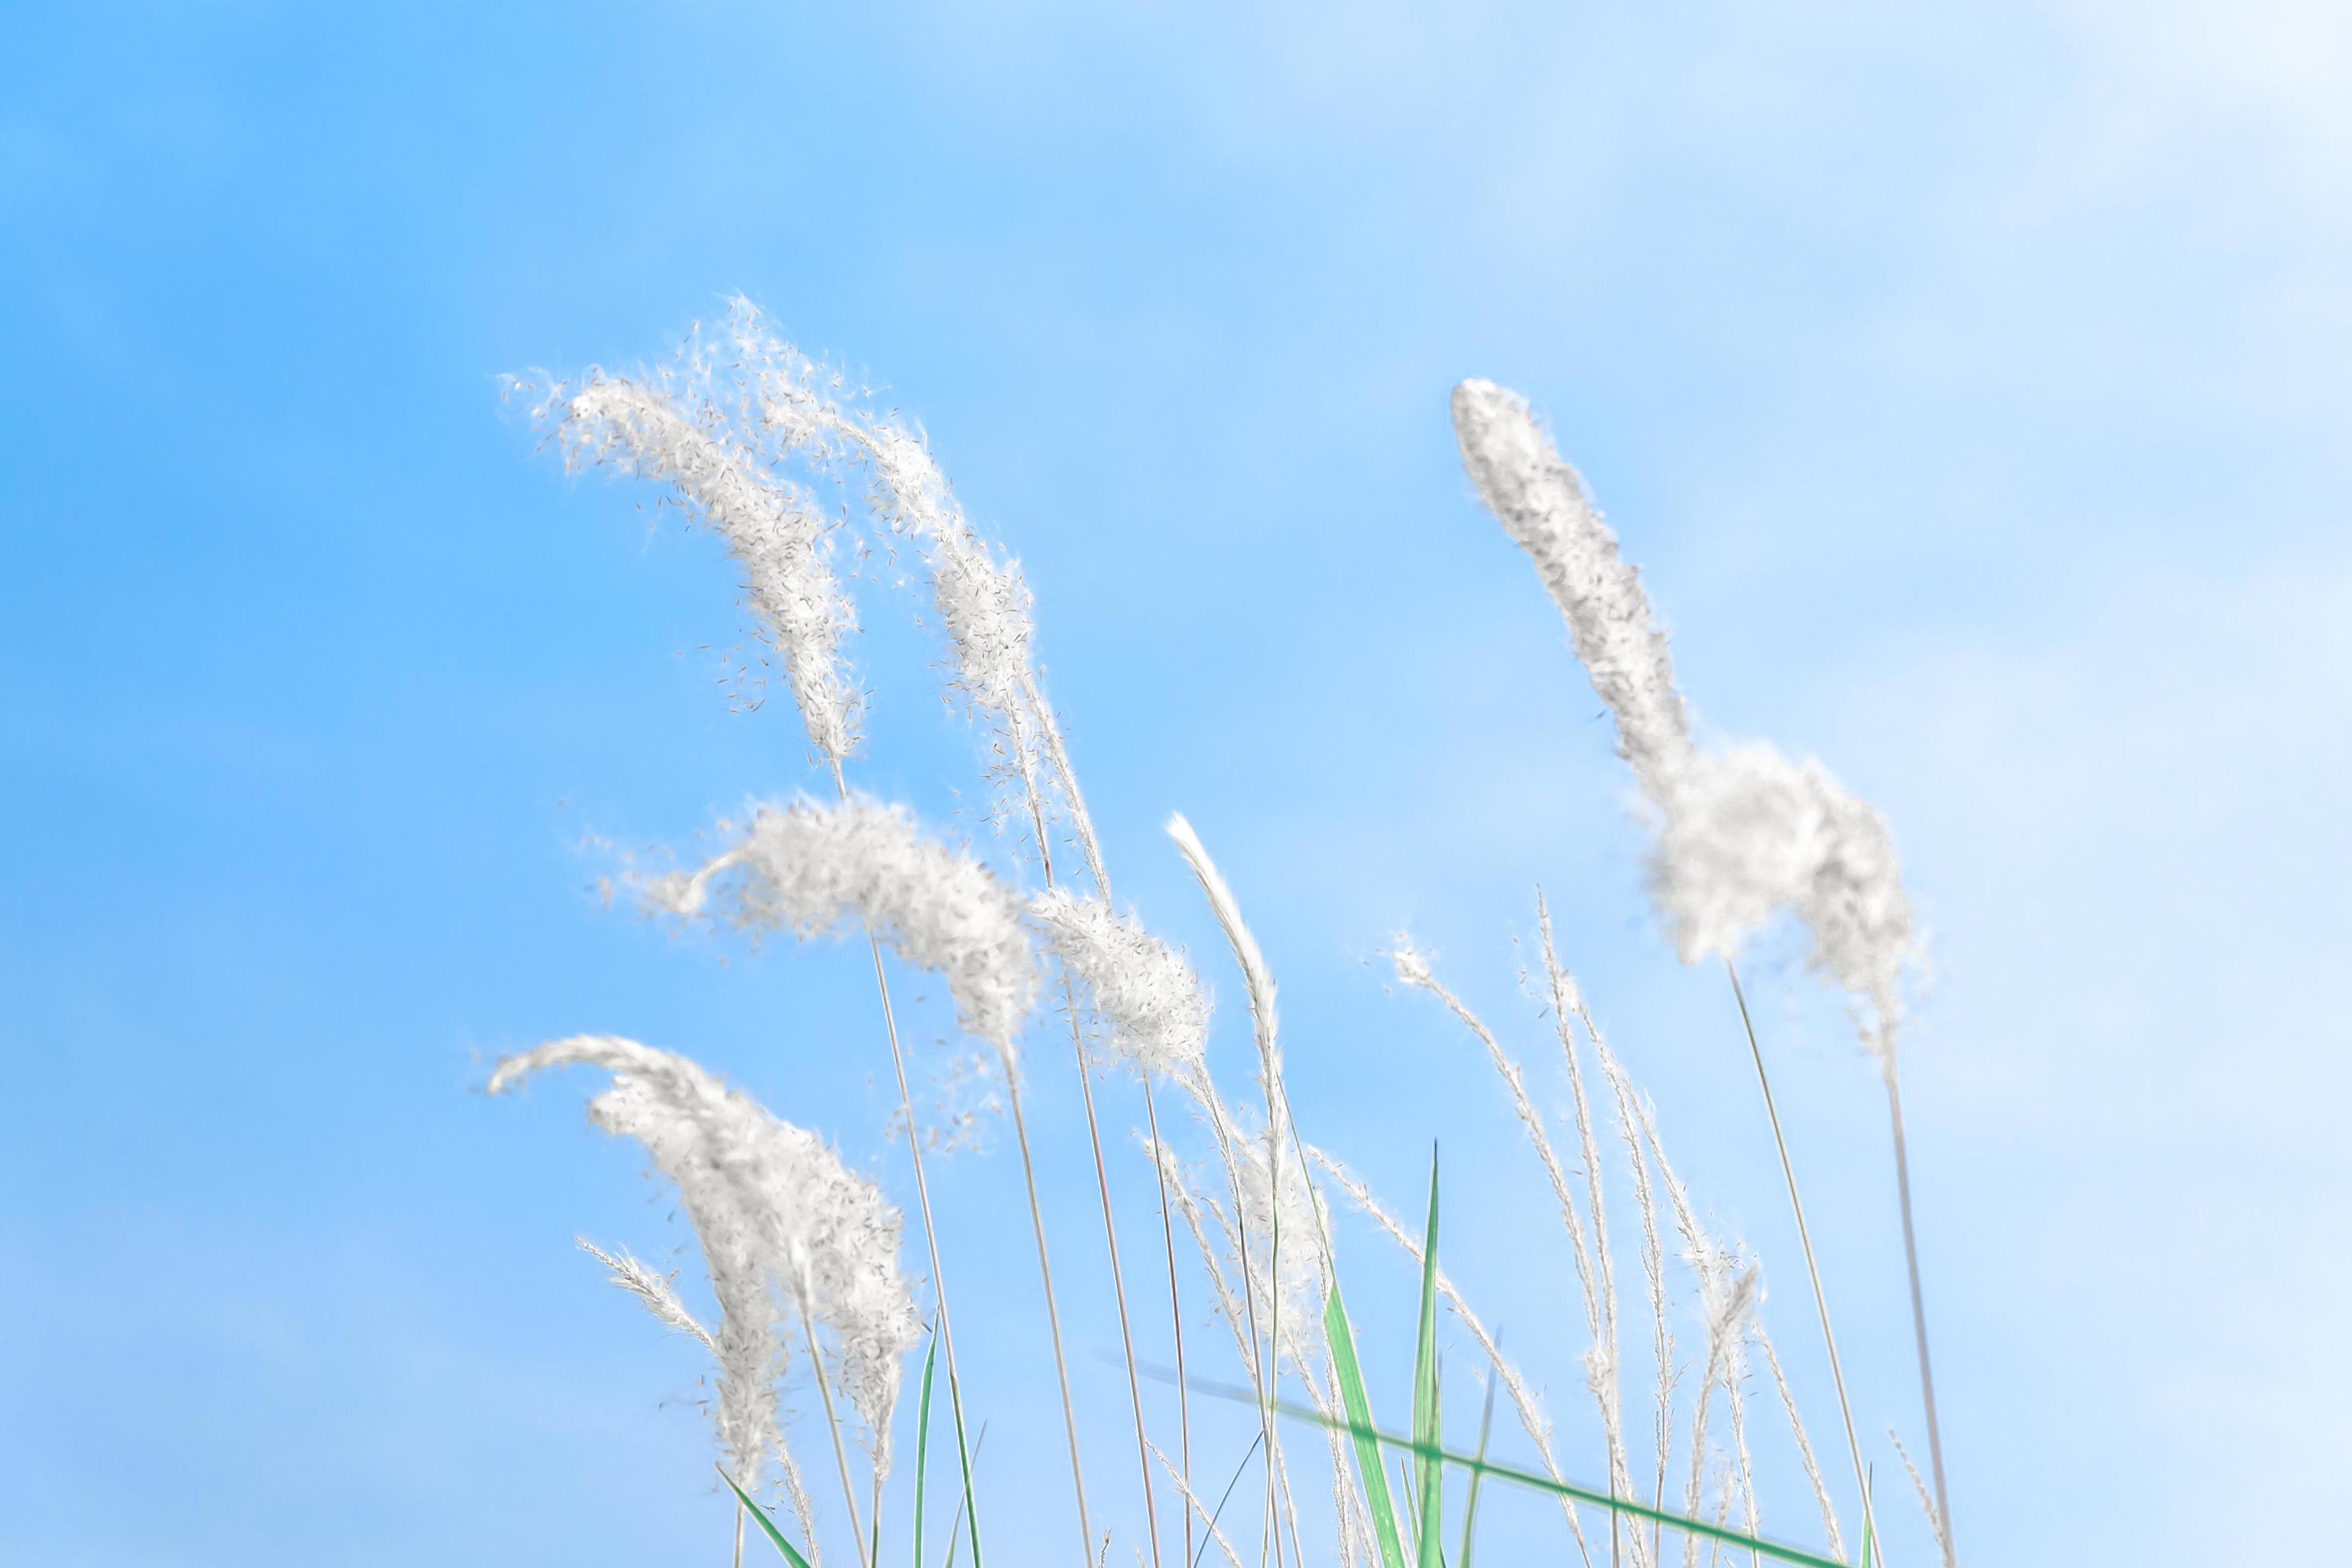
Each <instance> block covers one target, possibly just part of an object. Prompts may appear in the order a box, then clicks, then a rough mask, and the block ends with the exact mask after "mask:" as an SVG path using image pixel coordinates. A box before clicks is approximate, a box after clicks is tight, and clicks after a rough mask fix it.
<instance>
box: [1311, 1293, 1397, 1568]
mask: <svg viewBox="0 0 2352 1568" xmlns="http://www.w3.org/2000/svg"><path fill="white" fill-rule="evenodd" d="M1323 1338H1324V1340H1325V1341H1326V1342H1328V1344H1329V1345H1330V1347H1331V1368H1332V1371H1333V1372H1334V1373H1336V1374H1337V1376H1338V1378H1339V1403H1340V1405H1342V1406H1343V1407H1344V1408H1345V1409H1346V1410H1347V1412H1348V1420H1347V1423H1346V1426H1345V1428H1344V1429H1345V1430H1347V1431H1349V1432H1350V1433H1352V1434H1353V1436H1354V1437H1355V1443H1356V1474H1357V1476H1358V1477H1359V1478H1360V1479H1361V1480H1362V1482H1363V1488H1364V1507H1365V1509H1366V1510H1367V1511H1369V1512H1370V1514H1371V1516H1372V1539H1373V1541H1374V1542H1375V1544H1377V1545H1378V1547H1379V1548H1380V1553H1381V1568H1405V1564H1404V1547H1403V1545H1402V1543H1401V1542H1399V1541H1398V1540H1397V1528H1396V1508H1395V1505H1393V1504H1392V1503H1391V1502H1390V1500H1389V1480H1388V1476H1387V1475H1386V1474H1385V1473H1384V1472H1383V1471H1382V1469H1381V1445H1380V1440H1379V1438H1378V1436H1376V1433H1375V1428H1374V1427H1373V1426H1372V1402H1371V1400H1370V1397H1369V1396H1367V1395H1366V1394H1365V1393H1364V1374H1363V1372H1362V1369H1360V1367H1358V1366H1357V1364H1356V1333H1355V1331H1354V1330H1353V1329H1351V1328H1349V1326H1348V1309H1347V1308H1346V1307H1344V1306H1342V1305H1340V1302H1339V1281H1338V1280H1336V1279H1335V1280H1333V1281H1332V1282H1331V1294H1330V1295H1328V1296H1327V1297H1325V1298H1324V1300H1323Z"/></svg>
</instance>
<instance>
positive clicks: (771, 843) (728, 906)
mask: <svg viewBox="0 0 2352 1568" xmlns="http://www.w3.org/2000/svg"><path fill="white" fill-rule="evenodd" d="M641 889H642V891H643V893H644V895H645V897H646V901H647V902H648V903H650V904H652V905H653V906H654V907H656V908H657V909H661V910H667V911H668V912H670V913H673V914H677V915H680V916H687V917H692V916H695V915H698V914H702V913H705V912H716V913H717V914H718V915H719V917H720V918H723V919H725V920H727V921H730V922H732V923H734V924H736V925H739V926H741V927H744V928H746V929H748V930H751V931H768V930H782V931H793V932H794V933H795V934H797V935H799V936H802V937H812V936H817V935H822V934H824V933H826V932H833V931H844V930H847V929H849V928H851V927H853V926H856V925H858V924H860V923H862V924H864V925H866V926H867V927H870V928H871V929H872V930H873V931H874V932H875V934H877V936H880V937H881V938H882V939H883V940H884V941H885V942H888V943H889V944H890V946H891V948H892V950H893V951H895V952H897V953H898V956H899V957H900V958H901V959H904V960H905V961H906V962H907V963H911V964H913V965H914V966H915V967H917V968H919V969H929V970H933V971H936V972H937V973H940V975H942V976H944V977H945V978H946V980H947V983H948V990H949V992H950V994H952V995H953V996H954V998H955V1005H956V1014H957V1016H958V1018H959V1019H960V1020H961V1023H962V1026H963V1027H964V1029H965V1031H966V1032H967V1033H969V1034H971V1035H972V1036H974V1037H977V1038H980V1039H982V1040H986V1041H988V1042H989V1043H991V1044H992V1045H994V1046H995V1047H997V1048H998V1049H999V1050H1000V1051H1002V1052H1003V1053H1004V1055H1005V1057H1006V1058H1007V1060H1008V1061H1009V1060H1010V1059H1011V1057H1012V1052H1013V1037H1015V1036H1016V1035H1017V1034H1018V1033H1019V1032H1020V1029H1021V1026H1022V1022H1023V1020H1024V1018H1026V1017H1027V1016H1028V1013H1029V1005H1030V1002H1031V1000H1032V998H1033V997H1034V994H1035V991H1036V962H1035V957H1034V952H1032V949H1031V946H1030V942H1029V934H1028V931H1027V930H1026V929H1025V928H1024V925H1023V923H1022V918H1021V917H1022V906H1021V904H1020V902H1019V901H1018V900H1016V899H1015V898H1014V897H1013V894H1012V893H1011V892H1010V891H1009V890H1008V889H1006V888H1005V886H1004V884H1003V883H1002V882H1001V881H999V880H998V879H996V877H995V876H994V874H992V872H991V871H990V870H989V869H988V868H987V867H985V866H983V865H982V864H981V863H980V862H979V861H977V860H975V859H973V858H971V856H970V855H967V854H965V853H963V852H962V851H961V850H957V849H952V848H950V847H948V846H946V845H944V844H941V843H939V842H937V841H935V840H932V839H929V838H926V837H923V835H922V834H921V833H920V832H919V830H918V829H917V828H916V826H915V823H914V819H913V818H912V817H911V816H909V815H908V813H907V812H906V811H904V810H903V809H901V808H898V807H896V806H887V805H880V804H878V803H877V802H874V801H871V800H866V799H864V798H862V797H852V798H851V799H849V800H847V801H844V802H841V803H839V804H837V805H836V804H821V803H818V802H815V801H810V800H797V801H794V802H793V803H792V804H791V805H762V806H760V807H758V808H757V809H755V810H754V812H753V813H752V816H751V823H750V826H747V827H745V828H743V829H742V830H741V832H740V836H739V837H738V839H737V842H736V843H735V845H734V847H731V848H730V849H728V850H727V851H726V852H725V853H723V854H721V855H719V856H718V857H717V858H713V859H712V860H710V861H709V862H708V863H707V864H705V865H704V866H703V867H702V868H700V869H699V870H697V871H695V872H693V873H691V874H686V873H678V874H675V875H672V876H669V877H666V878H662V879H656V880H653V881H649V882H646V883H644V884H641Z"/></svg>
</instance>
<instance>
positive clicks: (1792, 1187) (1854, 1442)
mask: <svg viewBox="0 0 2352 1568" xmlns="http://www.w3.org/2000/svg"><path fill="white" fill-rule="evenodd" d="M1723 972H1724V973H1726V974H1728V975H1730V976H1731V995H1732V999H1733V1000H1734V1001H1736V1002H1738V1004H1739V1026H1740V1027H1741V1028H1742V1029H1744V1030H1746V1031H1747V1034H1748V1055H1749V1056H1750V1057H1751V1058H1754V1059H1755V1063H1756V1087H1757V1089H1759V1090H1760V1091H1762V1093H1763V1096H1764V1115H1765V1118H1766V1120H1768V1121H1770V1122H1771V1124H1772V1146H1773V1147H1774V1148H1775V1149H1777V1150H1779V1151H1780V1175H1781V1179H1782V1180H1784V1181H1785V1182H1787V1183H1788V1184H1789V1210H1790V1213H1791V1214H1793V1215H1796V1218H1797V1246H1798V1247H1800V1248H1801V1250H1802V1251H1803V1252H1804V1255H1805V1273H1806V1275H1807V1276H1808V1277H1809V1278H1810V1279H1811V1280H1812V1284H1813V1310H1814V1311H1815V1312H1817V1313H1818V1314H1820V1317H1821V1320H1822V1348H1823V1349H1825V1350H1827V1351H1828V1352H1829V1357H1830V1384H1831V1386H1832V1387H1833V1388H1835V1389H1836V1390H1837V1402H1838V1415H1839V1416H1840V1417H1841V1418H1842V1419H1843V1421H1844V1422H1845V1446H1846V1451H1847V1453H1848V1454H1850V1455H1851V1456H1853V1482H1854V1485H1855V1486H1856V1487H1859V1488H1860V1489H1861V1490H1862V1515H1863V1522H1864V1526H1865V1527H1866V1528H1867V1529H1868V1530H1869V1531H1870V1533H1871V1536H1872V1538H1873V1539H1874V1540H1875V1539H1876V1538H1877V1534H1878V1525H1877V1521H1876V1520H1875V1519H1874V1517H1873V1515H1872V1513H1871V1508H1870V1473H1869V1470H1868V1469H1867V1468H1866V1467H1864V1464H1863V1462H1862V1439H1861V1438H1860V1437H1859V1436H1856V1435H1855V1433H1854V1427H1853V1405H1850V1404H1849V1403H1847V1401H1846V1396H1845V1373H1844V1371H1843V1369H1842V1368H1841V1367H1840V1366H1839V1364H1838V1352H1837V1335H1836V1334H1835V1333H1834V1332H1833V1331H1832V1330H1831V1328H1830V1302H1829V1297H1828V1295H1827V1294H1826V1293H1825V1292H1824V1291H1823V1290H1822V1270H1821V1265H1820V1264H1819V1263H1817V1262H1815V1261H1814V1258H1813V1238H1812V1233H1811V1231H1810V1230H1809V1229H1807V1227H1806V1225H1805V1204H1804V1200H1803V1199H1801V1198H1800V1197H1799V1196H1798V1195H1797V1167H1796V1166H1795V1164H1794V1163H1791V1162H1790V1159H1789V1141H1788V1139H1787V1138H1785V1137H1783V1136H1782V1135H1781V1132H1780V1107H1779V1106H1778V1105H1776V1104H1775V1103H1774V1102H1773V1100H1772V1080H1771V1079H1769V1078H1768V1077H1766V1076H1765V1072H1764V1048H1763V1047H1761V1046H1759V1045H1758V1044H1757V1043H1756V1024H1755V1021H1754V1020H1753V1019H1751V1018H1749V1017H1748V994H1747V993H1746V992H1745V991H1743V990H1741V989H1740V986H1739V971H1738V970H1737V969H1735V968H1734V967H1732V964H1731V961H1730V960H1729V959H1726V960H1725V961H1724V964H1723ZM1895 1142H1896V1147H1897V1148H1898V1149H1899V1148H1900V1147H1901V1143H1902V1140H1901V1138H1900V1136H1899V1135H1898V1136H1897V1138H1896V1141H1895ZM1897 1168H1898V1169H1899V1168H1900V1162H1899V1157H1898V1163H1897ZM1906 1215H1907V1211H1906ZM1923 1364H1924V1363H1923Z"/></svg>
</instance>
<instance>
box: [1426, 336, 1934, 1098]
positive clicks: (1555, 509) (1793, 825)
mask: <svg viewBox="0 0 2352 1568" xmlns="http://www.w3.org/2000/svg"><path fill="white" fill-rule="evenodd" d="M1454 434H1455V436H1456V437H1457V439H1458V440H1459V442H1460V445H1461V448H1462V460H1463V464H1464V467H1465V468H1466V469H1467V470H1468V472H1469V474H1470V478H1471V480H1472V482H1473V483H1474V484H1475V485H1476V487H1477V489H1478V493H1479V496H1480V498H1481V500H1484V501H1485V503H1486V509H1487V510H1489V511H1491V512H1493V513H1494V514H1495V516H1496V519H1497V520H1498V521H1500V522H1501V523H1502V524H1503V526H1504V529H1505V530H1506V531H1507V532H1508V533H1509V534H1510V535H1511V537H1512V539H1513V540H1514V541H1516V542H1517V543H1518V545H1519V547H1520V548H1521V549H1522V550H1524V551H1526V552H1527V553H1528V558H1529V559H1530V560H1531V561H1532V562H1533V563H1535V567H1536V574H1537V575H1538V577H1539V578H1541V579H1542V581H1543V584H1544V587H1545V589H1546V591H1547V592H1549V594H1550V595H1551V596H1552V599H1553V601H1554V602H1555V603H1556V604H1558V605H1559V610H1560V614H1561V616H1563V617H1564V618H1565V619H1566V620H1567V622H1568V627H1569V635H1570V640H1571V641H1572V643H1573V644H1574V646H1575V648H1576V655H1577V658H1579V659H1580V660H1581V661H1582V662H1583V664H1584V667H1585V669H1586V671H1587V673H1588V674H1590V676H1591V679H1592V688H1593V690H1594V691H1595V692H1596V693H1598V694H1599V696H1600V698H1601V701H1602V702H1604V703H1605V704H1607V706H1608V708H1609V710H1610V712H1611V713H1612V715H1613V716H1614V718H1615V720H1616V724H1617V743H1618V750H1619V752H1621V754H1622V755H1623V756H1624V758H1625V760H1626V762H1627V763H1628V764H1629V765H1630V766H1631V767H1632V769H1633V776H1634V779H1635V781H1636V782H1637V783H1638V784H1640V785H1641V788H1642V793H1643V795H1644V796H1645V797H1646V798H1647V799H1648V801H1649V802H1650V804H1651V805H1652V806H1653V807H1654V810H1655V812H1656V814H1657V826H1658V837H1657V843H1656V847H1655V852H1654V857H1653V859H1652V864H1651V887H1652V891H1653V892H1654V895H1655V897H1656V899H1657V901H1658V904H1659V907H1660V909H1661V910H1663V912H1664V915H1665V917H1666V919H1667V921H1669V923H1670V924H1671V925H1672V926H1673V928H1674V932H1675V942H1676V945H1677V946H1678V948H1679V949H1680V950H1681V952H1682V955H1683V958H1684V959H1685V962H1688V961H1693V960H1696V959H1699V958H1703V957H1710V956H1720V957H1724V958H1729V957H1731V956H1733V955H1734V954H1735V953H1736V952H1738V949H1739V948H1740V947H1741V946H1742V945H1743V944H1744V943H1745V942H1747V941H1748V938H1749V937H1750V936H1752V935H1754V934H1755V932H1756V931H1758V930H1759V929H1760V928H1761V927H1762V926H1763V925H1764V924H1765V923H1766V921H1769V919H1770V918H1771V916H1772V914H1773V913H1774V912H1775V911H1776V910H1784V909H1785V910H1791V911H1793V912H1794V913H1795V914H1796V916H1797V918H1798V919H1799V920H1801V921H1803V922H1804V924H1805V926H1806V928H1807V929H1808V930H1809V931H1811V934H1812V942H1813V946H1812V954H1811V961H1812V963H1813V964H1814V966H1815V967H1816V968H1819V969H1821V970H1822V971H1824V972H1826V973H1827V974H1828V976H1829V977H1830V978H1831V979H1832V981H1833V982H1834V983H1835V984H1837V985H1838V986H1839V987H1840V988H1842V989H1843V990H1844V991H1845V992H1846V993H1847V994H1849V995H1850V996H1852V997H1853V998H1854V999H1855V1000H1856V1001H1857V1002H1858V1003H1859V1004H1861V1005H1863V1007H1864V1008H1865V1009H1866V1013H1867V1017H1866V1019H1865V1020H1864V1026H1863V1039H1864V1044H1865V1045H1867V1046H1869V1047H1870V1048H1871V1049H1872V1050H1873V1051H1874V1053H1876V1054H1877V1055H1878V1057H1879V1058H1880V1060H1881V1063H1882V1065H1888V1066H1891V1064H1892V1061H1893V1059H1894V1050H1895V1028H1896V1026H1897V1025H1898V1024H1899V1023H1900V1022H1901V1018H1902V1011H1903V987H1902V980H1903V975H1904V973H1905V970H1906V965H1908V964H1909V963H1910V962H1911V961H1912V959H1913V958H1914V956H1915V955H1916V949H1917V942H1916V931H1915V929H1914V925H1913V921H1912V914H1911V905H1910V900H1909V899H1908V898H1907V897H1906V894H1905V893H1904V890H1903V885H1902V879H1901V875H1900V870H1899V868H1898V867H1897V865H1896V862H1895V849H1894V843H1893V840H1892V838H1891V837H1889V836H1888V834H1887V831H1886V825H1885V821H1884V820H1883V819H1882V818H1881V817H1880V816H1879V815H1878V813H1877V812H1876V811H1874V810H1873V809H1872V808H1871V807H1870V806H1868V805H1864V803H1863V802H1861V801H1859V800H1857V799H1855V798H1854V797H1853V795H1848V794H1847V793H1846V792H1845V791H1844V790H1843V789H1842V788H1841V787H1840V786H1839V785H1838V784H1837V781H1836V780H1835V779H1833V778H1832V777H1831V775H1830V773H1829V771H1828V770H1827V769H1825V768H1823V767H1822V765H1821V764H1820V763H1816V762H1810V761H1808V762H1805V763H1792V762H1790V761H1789V760H1788V759H1787V758H1785V757H1783V756H1782V755H1781V754H1780V752H1777V751H1775V750H1773V749H1772V748H1771V747H1769V746H1767V745H1763V744H1748V745H1742V746H1738V747H1734V748H1731V749H1729V750H1727V751H1723V752H1707V751H1705V750H1702V749H1701V748H1700V747H1699V746H1698V745H1697V744H1696V742H1694V740H1693V738H1692V727H1691V721H1690V715H1689V712H1688V710H1687V709H1686V707H1685V703H1684V701H1683V698H1682V695H1681V693H1680V692H1679V691H1678V690H1677V689H1676V688H1675V679H1674V664H1673V660H1672V659H1671V658H1669V657H1668V654H1667V650H1666V637H1665V634H1664V631H1662V630H1661V629H1660V628H1659V627H1658V625H1657V623H1656V621H1655V619H1654V616H1652V613H1651V609H1650V604H1649V599H1648V596H1647V595H1645V594H1643V590H1642V585H1641V582H1640V579H1639V577H1638V576H1637V574H1635V572H1634V570H1633V567H1632V566H1630V565H1628V564H1626V563H1625V562H1624V560H1623V559H1622V556H1621V555H1620V554H1619V553H1618V549H1617V536H1616V535H1615V534H1614V533H1613V532H1612V531H1610V528H1609V525H1608V524H1607V523H1606V522H1604V521H1602V520H1601V514H1600V512H1599V511H1597V510H1595V509H1594V508H1593V505H1592V501H1591V497H1590V495H1589V494H1588V493H1587V491H1586V489H1585V486H1584V481H1583V479H1581V478H1580V476H1579V475H1578V474H1577V472H1576V470H1575V469H1574V468H1570V466H1569V465H1568V464H1567V463H1566V462H1565V461H1563V460H1562V459H1561V458H1560V457H1559V452H1558V451H1557V450H1556V449H1555V448H1554V447H1553V446H1552V443H1551V440H1550V437H1549V436H1547V435H1546V434H1545V432H1544V429H1543V426H1542V425H1541V424H1540V422H1539V421H1538V419H1537V417H1536V416H1535V413H1534V411H1533V410H1532V409H1530V408H1529V407H1528V404H1527V402H1526V401H1525V400H1524V399H1522V398H1521V397H1519V396H1518V395H1517V394H1515V393H1511V392H1507V391H1506V390H1504V389H1503V388H1502V387H1499V386H1496V384H1494V383H1492V382H1487V381H1465V382H1464V383H1463V384H1461V385H1459V386H1457V387H1456V388H1454Z"/></svg>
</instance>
